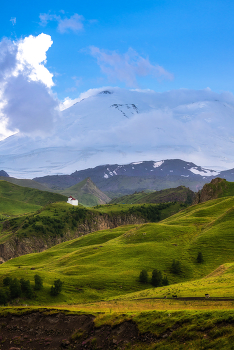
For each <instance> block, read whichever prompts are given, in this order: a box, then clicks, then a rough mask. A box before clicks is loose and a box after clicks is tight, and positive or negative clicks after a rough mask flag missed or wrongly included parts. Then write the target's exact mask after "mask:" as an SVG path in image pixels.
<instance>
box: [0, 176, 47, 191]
mask: <svg viewBox="0 0 234 350" xmlns="http://www.w3.org/2000/svg"><path fill="white" fill-rule="evenodd" d="M2 180H3V181H7V182H10V183H12V184H15V185H18V186H22V187H29V188H34V189H36V190H40V191H47V192H51V191H52V192H53V190H51V189H50V188H49V187H47V186H45V185H43V184H40V183H39V182H36V181H34V180H30V179H16V178H15V177H6V176H0V181H2Z"/></svg>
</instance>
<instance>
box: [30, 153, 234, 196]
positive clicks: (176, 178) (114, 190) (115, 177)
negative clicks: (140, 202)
mask: <svg viewBox="0 0 234 350" xmlns="http://www.w3.org/2000/svg"><path fill="white" fill-rule="evenodd" d="M227 173H228V174H226V172H218V171H215V170H211V169H205V168H202V167H200V166H197V165H195V164H194V163H191V162H185V161H183V160H180V159H167V160H161V161H158V162H154V161H143V162H133V163H130V164H125V165H118V164H111V165H110V164H107V165H100V166H97V167H95V168H89V169H85V170H80V171H75V172H74V173H72V174H71V175H52V176H44V177H37V178H35V179H34V180H35V181H37V182H39V183H41V184H44V185H46V186H48V187H50V188H57V189H59V188H60V189H64V188H68V187H71V186H73V185H75V184H77V183H79V182H81V181H83V180H84V179H86V178H87V177H89V178H91V179H92V181H94V182H95V184H96V185H97V186H98V187H99V188H101V190H102V191H104V192H107V193H108V195H110V196H112V197H114V196H115V195H119V194H128V193H133V192H134V191H138V192H139V191H145V190H161V189H165V188H171V187H177V186H180V185H185V186H186V187H189V188H190V189H192V190H193V191H198V190H199V189H201V188H202V187H203V185H204V184H205V183H207V182H210V181H211V180H212V179H213V178H215V177H217V176H219V177H223V178H226V175H228V176H229V180H231V181H234V169H232V171H231V170H229V171H227Z"/></svg>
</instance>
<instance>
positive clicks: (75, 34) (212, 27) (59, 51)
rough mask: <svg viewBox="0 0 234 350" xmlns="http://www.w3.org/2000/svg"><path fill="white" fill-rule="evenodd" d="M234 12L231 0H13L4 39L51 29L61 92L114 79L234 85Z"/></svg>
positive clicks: (156, 84) (167, 85)
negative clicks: (114, 0) (115, 0)
mask: <svg viewBox="0 0 234 350" xmlns="http://www.w3.org/2000/svg"><path fill="white" fill-rule="evenodd" d="M233 13H234V2H233V1H227V0H226V1H216V0H213V1H210V0H206V1H204V0H203V1H201V0H196V1H191V0H187V1H185V0H184V1H180V0H178V1H175V0H174V1H173V0H165V1H162V0H160V1H149V0H144V1H132V0H128V1H126V0H125V1H123V0H119V1H118V2H113V1H109V0H108V1H107V0H103V1H92V0H86V1H71V0H67V1H58V0H57V1H43V0H41V1H34V2H33V3H32V2H31V1H15V0H14V1H9V2H5V4H4V8H3V11H1V13H0V26H1V39H3V38H4V37H5V38H8V39H10V40H11V41H17V40H19V39H24V38H25V37H27V36H29V35H33V36H35V37H36V36H38V35H39V34H41V33H44V34H47V35H49V36H50V37H51V40H52V41H53V44H52V46H51V47H50V48H49V49H48V51H47V53H46V54H47V63H46V64H45V66H46V68H47V69H48V70H49V71H50V72H51V73H52V74H53V75H54V76H53V81H54V84H55V85H54V86H53V88H52V89H53V92H55V93H56V94H57V96H58V98H59V99H61V100H62V99H64V98H65V97H67V96H69V97H70V98H76V97H78V95H79V94H80V93H81V92H83V91H86V90H88V89H91V88H97V87H100V86H110V85H111V86H119V87H127V88H140V89H153V90H155V91H159V92H162V91H166V90H172V89H179V88H188V89H204V88H206V87H210V88H211V90H213V91H216V92H220V91H230V92H232V93H233V92H234V87H233V81H234V65H233V59H234V57H233V56H234V49H233V34H234V21H233ZM40 16H41V17H40ZM43 16H44V17H43ZM43 18H44V22H43V20H42V19H43ZM45 19H46V20H45ZM59 26H60V27H59ZM110 62H111V64H110ZM129 72H130V73H129Z"/></svg>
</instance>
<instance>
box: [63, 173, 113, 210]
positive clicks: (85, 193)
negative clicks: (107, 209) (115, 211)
mask: <svg viewBox="0 0 234 350" xmlns="http://www.w3.org/2000/svg"><path fill="white" fill-rule="evenodd" d="M59 193H61V194H63V195H67V196H70V195H72V196H73V197H75V198H76V199H78V200H79V202H80V203H82V204H83V205H88V206H94V205H97V204H106V203H109V202H110V201H111V199H110V198H109V197H108V196H107V195H106V194H105V193H103V192H102V191H100V190H99V188H98V187H97V186H96V185H95V184H94V183H93V181H92V180H91V179H90V178H87V179H85V180H83V181H81V182H79V183H78V184H76V185H74V186H72V187H69V188H66V189H65V190H62V191H60V192H59Z"/></svg>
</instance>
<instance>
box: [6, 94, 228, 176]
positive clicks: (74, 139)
mask: <svg viewBox="0 0 234 350" xmlns="http://www.w3.org/2000/svg"><path fill="white" fill-rule="evenodd" d="M86 96H87V97H86V98H84V99H77V100H75V101H74V104H73V105H72V106H70V107H69V108H66V109H64V110H63V111H61V114H60V119H59V120H57V121H55V124H54V128H53V130H51V133H50V134H49V135H47V136H46V137H45V136H33V135H30V136H29V135H22V134H20V133H18V134H15V135H12V136H10V137H8V138H7V139H5V140H3V141H1V142H0V154H1V158H0V168H1V169H4V170H5V171H7V172H8V173H9V174H10V176H14V177H21V178H22V177H27V178H33V177H36V176H44V175H49V174H68V173H72V172H74V171H76V170H81V169H85V168H88V167H95V166H97V165H100V164H113V163H114V162H115V163H118V164H127V163H130V162H136V163H137V162H139V160H141V161H146V160H155V161H159V160H161V159H172V158H177V159H186V160H187V161H190V162H194V163H195V164H199V165H201V166H205V167H208V168H209V167H210V168H213V169H215V170H221V169H225V168H226V169H227V168H229V169H230V168H232V167H234V152H233V151H234V135H233V131H232V130H233V128H232V126H234V125H233V124H234V120H233V113H234V100H233V97H232V95H230V94H228V93H222V94H217V93H214V92H212V91H211V90H210V89H205V90H197V91H196V90H187V89H180V90H174V91H168V92H163V93H157V92H154V91H150V90H143V91H140V90H139V91H138V90H126V89H120V88H108V89H105V88H103V89H93V90H90V91H89V92H88V93H87V94H86ZM113 160H114V162H113ZM214 164H215V165H216V167H214ZM133 166H134V165H133ZM196 171H197V170H196V169H194V172H196Z"/></svg>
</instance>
